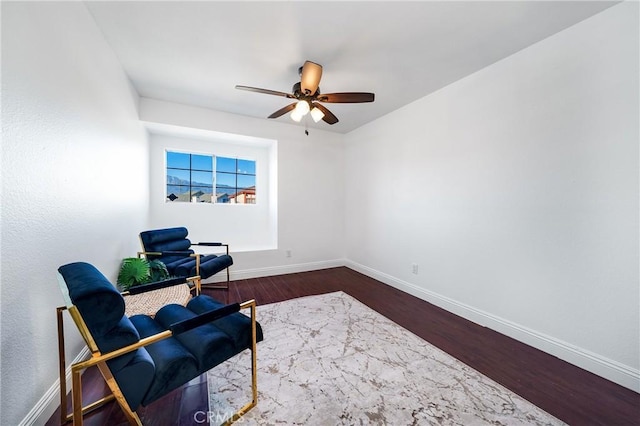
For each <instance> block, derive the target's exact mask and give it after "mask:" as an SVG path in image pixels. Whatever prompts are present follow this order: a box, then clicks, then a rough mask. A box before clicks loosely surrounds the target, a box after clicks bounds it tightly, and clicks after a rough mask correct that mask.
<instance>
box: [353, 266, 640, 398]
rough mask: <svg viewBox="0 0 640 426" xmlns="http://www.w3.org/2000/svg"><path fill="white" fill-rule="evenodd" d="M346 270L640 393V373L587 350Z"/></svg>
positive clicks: (379, 276) (387, 278)
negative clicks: (386, 285) (379, 282)
mask: <svg viewBox="0 0 640 426" xmlns="http://www.w3.org/2000/svg"><path fill="white" fill-rule="evenodd" d="M345 266H347V267H348V268H351V269H353V270H354V271H358V272H360V273H361V274H364V275H367V276H368V277H371V278H373V279H376V280H378V281H381V282H383V283H385V284H388V285H390V286H392V287H395V288H397V289H399V290H402V291H404V292H406V293H409V294H411V295H413V296H416V297H418V298H420V299H422V300H426V301H427V302H429V303H432V304H434V305H436V306H438V307H440V308H443V309H445V310H447V311H449V312H452V313H454V314H456V315H459V316H461V317H463V318H465V319H468V320H469V321H472V322H474V323H476V324H480V325H482V326H484V327H488V328H490V329H492V330H495V331H497V332H499V333H502V334H504V335H507V336H509V337H511V338H513V339H516V340H518V341H520V342H522V343H525V344H527V345H529V346H532V347H534V348H536V349H540V350H541V351H543V352H546V353H548V354H551V355H553V356H556V357H558V358H560V359H562V360H564V361H567V362H569V363H571V364H573V365H576V366H578V367H580V368H583V369H585V370H587V371H590V372H592V373H594V374H596V375H598V376H601V377H604V378H605V379H608V380H611V381H612V382H614V383H617V384H619V385H621V386H624V387H626V388H629V389H631V390H633V391H635V392H640V370H636V369H633V368H631V367H629V366H626V365H623V364H620V363H619V362H617V361H614V360H611V359H608V358H605V357H603V356H601V355H598V354H596V353H593V352H591V351H588V350H586V349H583V348H579V347H576V346H574V345H571V344H569V343H567V342H564V341H561V340H559V339H556V338H554V337H551V336H547V335H545V334H543V333H540V332H537V331H535V330H531V329H529V328H527V327H523V326H521V325H519V324H516V323H514V322H511V321H508V320H505V319H504V318H500V317H497V316H495V315H492V314H490V313H488V312H484V311H482V310H479V309H476V308H474V307H472V306H469V305H466V304H464V303H460V302H457V301H455V300H453V299H450V298H448V297H445V296H442V295H440V294H437V293H434V292H431V291H429V290H425V289H423V288H420V287H417V286H416V285H414V284H411V283H408V282H406V281H403V280H400V279H397V278H395V277H392V276H391V275H388V274H385V273H383V272H380V271H377V270H375V269H372V268H369V267H367V266H364V265H361V264H359V263H356V262H353V261H350V260H347V261H345Z"/></svg>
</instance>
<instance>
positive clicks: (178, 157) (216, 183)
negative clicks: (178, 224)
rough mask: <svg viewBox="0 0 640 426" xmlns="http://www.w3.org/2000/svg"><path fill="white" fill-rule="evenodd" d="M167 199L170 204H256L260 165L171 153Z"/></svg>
mask: <svg viewBox="0 0 640 426" xmlns="http://www.w3.org/2000/svg"><path fill="white" fill-rule="evenodd" d="M214 188H215V191H214ZM166 197H167V198H166V199H167V202H192V203H229V204H255V202H256V162H255V161H252V160H244V159H239V158H229V157H218V156H214V155H201V154H190V153H183V152H173V151H167V192H166Z"/></svg>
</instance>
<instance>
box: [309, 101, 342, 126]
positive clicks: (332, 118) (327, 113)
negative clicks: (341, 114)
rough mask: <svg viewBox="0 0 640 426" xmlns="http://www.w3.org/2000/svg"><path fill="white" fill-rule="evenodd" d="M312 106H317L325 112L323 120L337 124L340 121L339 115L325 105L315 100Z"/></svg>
mask: <svg viewBox="0 0 640 426" xmlns="http://www.w3.org/2000/svg"><path fill="white" fill-rule="evenodd" d="M312 106H314V107H317V108H318V109H319V110H320V111H322V112H323V113H324V117H322V120H323V121H324V122H325V123H327V124H336V123H337V122H338V117H336V116H335V115H333V113H332V112H331V111H329V110H328V109H327V108H326V107H325V106H324V105H322V104H319V103H317V102H314V103H313V104H312Z"/></svg>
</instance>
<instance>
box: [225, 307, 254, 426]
mask: <svg viewBox="0 0 640 426" xmlns="http://www.w3.org/2000/svg"><path fill="white" fill-rule="evenodd" d="M240 308H241V309H243V308H251V402H249V403H247V404H245V405H244V406H243V407H242V408H240V409H239V410H238V411H237V412H236V413H235V414H234V415H233V416H231V417H230V418H229V419H228V420H227V421H226V422H224V423H223V426H228V425H231V424H232V423H234V422H236V421H238V419H240V418H241V417H242V416H244V415H245V414H247V412H249V410H251V409H252V408H253V407H255V406H256V405H257V404H258V354H257V352H256V348H257V341H256V340H257V332H256V330H257V327H256V302H255V300H250V301H248V302H244V303H242V304H241V305H240Z"/></svg>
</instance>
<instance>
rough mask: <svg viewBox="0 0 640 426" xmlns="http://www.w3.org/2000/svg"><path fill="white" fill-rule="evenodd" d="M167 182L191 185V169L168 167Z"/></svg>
mask: <svg viewBox="0 0 640 426" xmlns="http://www.w3.org/2000/svg"><path fill="white" fill-rule="evenodd" d="M167 183H171V184H176V185H189V170H177V169H167Z"/></svg>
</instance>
